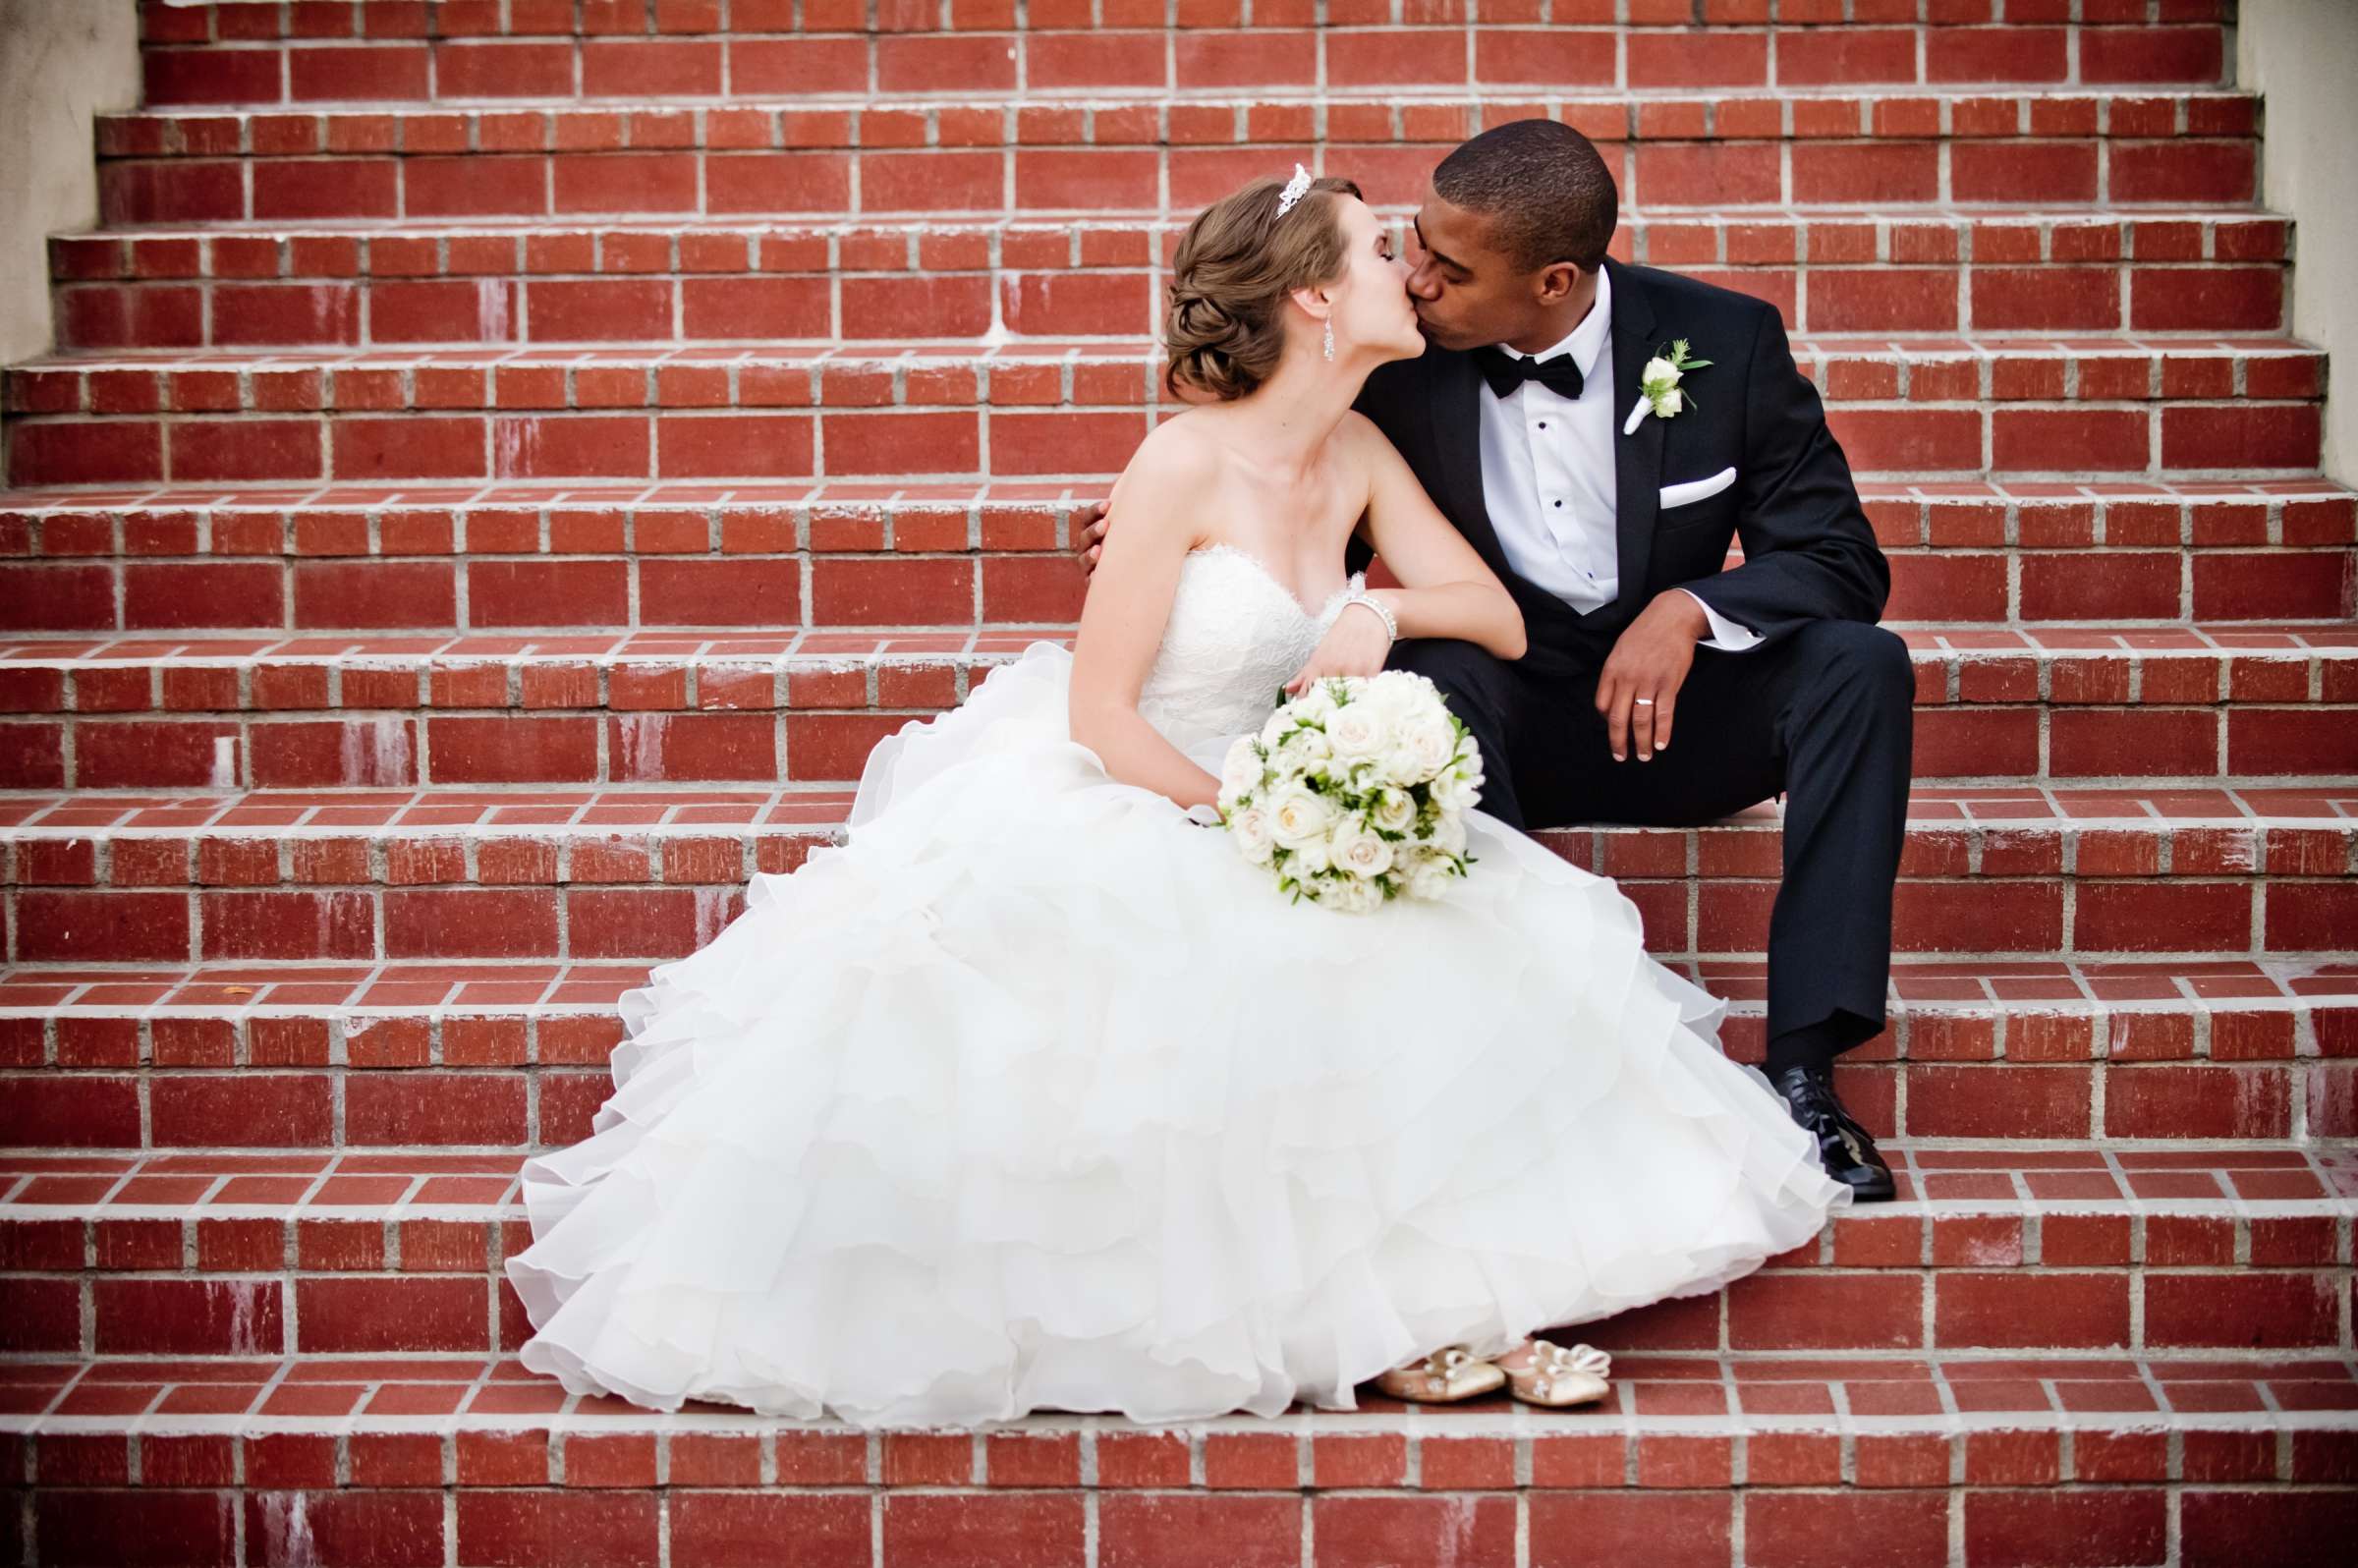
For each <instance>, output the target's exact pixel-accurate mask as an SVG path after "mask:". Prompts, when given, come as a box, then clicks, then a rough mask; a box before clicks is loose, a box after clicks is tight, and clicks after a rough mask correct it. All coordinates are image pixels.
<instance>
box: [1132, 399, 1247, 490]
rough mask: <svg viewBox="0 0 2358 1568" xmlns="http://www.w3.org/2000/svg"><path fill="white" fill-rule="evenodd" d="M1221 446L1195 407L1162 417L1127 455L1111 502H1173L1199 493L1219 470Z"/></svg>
mask: <svg viewBox="0 0 2358 1568" xmlns="http://www.w3.org/2000/svg"><path fill="white" fill-rule="evenodd" d="M1223 452H1224V449H1223V447H1222V446H1221V443H1220V441H1219V438H1218V435H1217V432H1215V431H1214V430H1212V429H1211V427H1210V426H1209V425H1208V424H1207V423H1206V422H1205V421H1203V420H1201V419H1200V418H1199V417H1198V413H1197V411H1195V410H1192V409H1191V410H1189V411H1187V412H1186V413H1183V414H1179V415H1176V416H1174V417H1172V418H1171V419H1168V420H1163V421H1162V422H1161V423H1160V424H1157V425H1156V426H1154V428H1153V429H1151V430H1150V431H1148V432H1147V438H1146V439H1145V440H1143V441H1141V442H1139V444H1138V450H1137V451H1135V452H1133V453H1131V454H1130V461H1129V462H1128V463H1127V464H1125V465H1124V466H1123V468H1122V473H1121V477H1120V478H1118V479H1116V480H1115V481H1114V485H1113V495H1112V496H1111V498H1110V499H1111V501H1112V503H1113V504H1114V505H1115V506H1120V505H1122V504H1123V503H1124V502H1125V501H1129V502H1131V503H1132V504H1133V505H1136V504H1137V502H1139V501H1142V500H1147V501H1151V500H1156V499H1159V500H1163V501H1176V500H1178V499H1179V498H1180V497H1181V496H1183V495H1186V494H1188V493H1190V491H1191V490H1192V491H1193V492H1194V493H1197V494H1201V493H1202V487H1203V485H1204V483H1205V482H1206V481H1207V479H1209V478H1210V477H1211V476H1213V475H1214V474H1216V473H1217V472H1218V470H1219V467H1220V465H1221V463H1222V462H1223V461H1224V459H1223Z"/></svg>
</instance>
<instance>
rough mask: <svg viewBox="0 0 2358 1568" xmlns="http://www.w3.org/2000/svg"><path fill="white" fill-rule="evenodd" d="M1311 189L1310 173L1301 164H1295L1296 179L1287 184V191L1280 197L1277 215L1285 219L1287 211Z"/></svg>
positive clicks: (1278, 198)
mask: <svg viewBox="0 0 2358 1568" xmlns="http://www.w3.org/2000/svg"><path fill="white" fill-rule="evenodd" d="M1309 189H1310V171H1309V170H1308V169H1305V168H1304V167H1302V165H1300V164H1299V163H1297V164H1295V165H1294V177H1293V178H1292V179H1290V180H1288V181H1286V182H1285V190H1284V191H1283V192H1281V193H1280V194H1279V195H1278V197H1277V215H1278V216H1279V217H1281V218H1282V217H1284V216H1285V214H1286V209H1287V208H1289V207H1291V206H1292V205H1293V204H1294V203H1295V202H1297V201H1299V200H1301V199H1302V194H1303V193H1304V192H1305V191H1308V190H1309Z"/></svg>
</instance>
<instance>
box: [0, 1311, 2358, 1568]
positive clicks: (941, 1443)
mask: <svg viewBox="0 0 2358 1568" xmlns="http://www.w3.org/2000/svg"><path fill="white" fill-rule="evenodd" d="M1614 1371H1615V1373H1616V1375H1617V1379H1618V1382H1619V1386H1618V1388H1617V1389H1616V1390H1615V1393H1614V1395H1613V1396H1612V1397H1613V1403H1612V1405H1610V1406H1609V1407H1607V1408H1605V1409H1603V1410H1595V1409H1591V1410H1579V1411H1566V1412H1544V1411H1536V1410H1526V1409H1522V1408H1519V1407H1511V1406H1504V1405H1502V1404H1500V1403H1498V1402H1496V1401H1495V1400H1485V1401H1482V1402H1479V1403H1478V1404H1475V1405H1472V1406H1458V1407H1450V1408H1447V1409H1441V1408H1437V1407H1423V1408H1419V1409H1416V1410H1413V1411H1410V1410H1402V1409H1400V1408H1399V1407H1398V1406H1397V1405H1395V1404H1393V1403H1392V1402H1390V1401H1381V1400H1378V1399H1376V1398H1375V1397H1374V1396H1372V1395H1369V1396H1363V1398H1362V1401H1361V1402H1362V1406H1363V1409H1362V1411H1361V1412H1360V1413H1357V1414H1350V1415H1345V1414H1340V1413H1334V1412H1314V1411H1309V1410H1299V1409H1298V1410H1297V1411H1295V1412H1294V1413H1292V1414H1290V1415H1288V1416H1286V1417H1283V1418H1279V1419H1277V1420H1274V1421H1270V1420H1262V1419H1258V1418H1251V1417H1232V1418H1222V1419H1218V1420H1213V1421H1206V1422H1191V1423H1184V1424H1179V1425H1176V1426H1173V1427H1170V1428H1157V1429H1152V1430H1145V1429H1141V1428H1137V1427H1135V1426H1133V1425H1132V1424H1130V1423H1128V1422H1124V1421H1122V1420H1120V1419H1118V1418H1115V1417H1075V1416H1058V1415H1048V1414H1043V1415H1039V1416H1034V1417H1030V1418H1027V1419H1026V1420H1024V1421H1022V1422H1020V1423H1016V1424H1012V1425H1010V1426H1007V1427H1003V1428H993V1429H991V1430H988V1431H983V1432H964V1431H961V1432H940V1433H936V1432H919V1431H894V1432H872V1433H871V1432H865V1431H861V1430H859V1429H857V1428H847V1427H845V1426H843V1425H842V1424H839V1423H834V1422H823V1423H799V1422H782V1421H769V1420H762V1419H759V1418H757V1417H755V1416H752V1415H751V1414H749V1413H746V1412H732V1411H726V1410H719V1409H699V1410H696V1411H693V1412H689V1413H684V1414H682V1415H680V1416H676V1417H661V1416H656V1415H652V1414H649V1413H646V1412H640V1411H634V1410H631V1409H630V1408H628V1407H626V1406H622V1405H619V1404H617V1403H615V1402H613V1401H606V1400H576V1399H573V1398H570V1397H568V1396H566V1395H564V1393H563V1391H562V1390H561V1389H558V1388H556V1387H555V1386H554V1385H552V1384H550V1383H548V1382H546V1381H544V1380H541V1379H538V1378H534V1377H533V1376H531V1375H530V1374H528V1373H526V1372H523V1370H522V1369H521V1368H519V1367H518V1366H517V1365H516V1364H515V1363H513V1362H510V1361H502V1360H495V1359H491V1358H486V1357H483V1356H474V1357H341V1358H327V1359H316V1360H312V1359H302V1360H280V1359H275V1358H260V1357H237V1358H222V1359H217V1360H208V1359H195V1360H192V1359H186V1358H175V1359H170V1360H142V1359H139V1358H111V1357H110V1358H105V1359H100V1360H95V1361H88V1362H83V1361H65V1360H55V1359H49V1360H39V1361H28V1362H26V1363H24V1364H22V1365H21V1368H20V1369H19V1370H17V1371H16V1376H15V1381H14V1382H13V1383H12V1384H11V1385H10V1391H11V1392H12V1393H13V1394H14V1396H15V1397H14V1399H13V1403H14V1404H15V1406H16V1407H17V1409H18V1410H19V1411H21V1412H22V1414H17V1415H12V1416H8V1417H4V1418H0V1423H4V1424H5V1425H4V1426H0V1457H4V1458H5V1459H6V1461H7V1462H8V1463H9V1464H10V1465H11V1467H12V1468H11V1474H12V1475H16V1476H22V1477H25V1478H27V1479H28V1480H30V1481H34V1482H37V1489H36V1490H35V1491H34V1492H33V1493H32V1495H31V1496H30V1498H29V1499H28V1500H27V1502H26V1505H25V1506H26V1512H25V1516H24V1519H25V1524H24V1529H25V1531H26V1533H27V1540H28V1549H30V1550H34V1551H37V1552H38V1554H39V1557H38V1560H41V1561H44V1562H50V1561H56V1562H110V1563H111V1562H122V1561H128V1560H132V1556H133V1554H135V1553H144V1554H146V1555H148V1556H151V1557H163V1556H164V1555H165V1554H167V1553H168V1554H169V1557H168V1560H171V1561H174V1562H194V1563H227V1562H232V1561H238V1560H246V1561H262V1560H278V1559H270V1558H267V1557H266V1556H265V1555H264V1553H266V1552H268V1551H270V1550H272V1549H275V1548H276V1547H277V1546H280V1545H299V1546H300V1549H301V1551H302V1553H303V1554H304V1555H306V1556H309V1557H311V1558H313V1560H320V1561H337V1560H346V1559H348V1558H349V1557H350V1556H353V1555H357V1554H361V1553H370V1554H375V1555H378V1556H380V1557H381V1556H382V1554H384V1553H385V1552H386V1551H388V1550H389V1549H390V1548H391V1547H392V1545H393V1544H394V1543H396V1542H398V1543H399V1544H400V1545H401V1546H402V1547H403V1548H405V1549H415V1550H416V1551H418V1552H419V1553H420V1554H421V1557H420V1558H404V1559H401V1560H426V1561H442V1560H453V1561H459V1562H504V1563H519V1562H533V1563H537V1562H548V1561H565V1562H570V1563H577V1564H578V1563H584V1562H586V1561H589V1560H592V1559H589V1558H586V1557H585V1556H584V1555H583V1550H582V1548H583V1547H584V1545H585V1544H586V1543H589V1542H594V1543H595V1546H596V1556H595V1558H594V1559H593V1560H594V1561H596V1562H598V1563H604V1564H633V1565H638V1564H654V1563H657V1562H664V1561H667V1562H670V1563H672V1564H675V1565H678V1568H710V1565H718V1564H739V1563H744V1562H748V1561H758V1560H761V1559H762V1557H763V1555H764V1554H765V1553H766V1552H767V1551H768V1550H769V1548H771V1547H774V1546H775V1545H776V1544H777V1543H778V1542H780V1541H781V1540H792V1541H793V1542H794V1551H795V1561H796V1562H797V1563H800V1564H809V1565H810V1568H866V1565H867V1564H869V1563H870V1562H872V1561H875V1560H879V1558H880V1560H883V1561H886V1562H890V1563H896V1564H898V1563H915V1562H936V1563H939V1562H964V1561H975V1560H979V1559H976V1558H975V1557H973V1556H971V1555H966V1554H967V1553H971V1552H973V1551H975V1550H976V1549H978V1548H981V1549H983V1550H989V1551H1000V1550H1002V1549H1003V1551H1004V1553H1005V1555H1004V1556H1002V1557H999V1558H996V1559H981V1560H1008V1559H1009V1558H1012V1557H1015V1556H1018V1555H1020V1558H1021V1560H1022V1561H1024V1562H1026V1563H1030V1564H1038V1565H1039V1568H1100V1565H1104V1568H1111V1565H1113V1564H1117V1563H1130V1562H1158V1561H1170V1560H1172V1558H1171V1555H1170V1553H1171V1552H1172V1550H1173V1546H1174V1542H1175V1541H1181V1540H1195V1539H1216V1540H1218V1541H1219V1542H1220V1552H1221V1555H1220V1558H1219V1560H1220V1561H1222V1562H1223V1563H1230V1564H1237V1565H1253V1568H1262V1565H1278V1564H1283V1565H1288V1568H1291V1565H1295V1564H1316V1565H1317V1568H1373V1565H1375V1564H1378V1563H1397V1562H1401V1561H1403V1560H1406V1561H1415V1562H1438V1561H1451V1562H1455V1563H1458V1564H1461V1565H1463V1568H1514V1565H1519V1564H1525V1563H1528V1564H1530V1565H1531V1568H1571V1565H1574V1564H1579V1565H1583V1568H1593V1565H1600V1564H1601V1565H1604V1568H1636V1565H1642V1564H1648V1563H1659V1562H1663V1561H1667V1560H1674V1561H1676V1562H1677V1563H1679V1564H1680V1565H1681V1568H1735V1565H1736V1564H1738V1563H1739V1562H1749V1563H1755V1564H1760V1563H1774V1562H1806V1561H1816V1560H1821V1559H1820V1558H1819V1557H1818V1556H1817V1555H1816V1554H1817V1553H1818V1551H1819V1550H1820V1548H1821V1547H1823V1545H1824V1543H1825V1539H1826V1536H1827V1533H1828V1532H1829V1531H1833V1532H1838V1533H1839V1535H1840V1537H1841V1539H1842V1541H1843V1543H1844V1551H1845V1554H1846V1556H1847V1557H1848V1559H1849V1560H1852V1561H1857V1562H1871V1563H1878V1564H1892V1565H1898V1564H1906V1563H1951V1562H1954V1563H1961V1564H1964V1565H1966V1568H2019V1565H2020V1564H2022V1563H2025V1562H2036V1561H2041V1560H2045V1559H2044V1557H2043V1555H2042V1553H2043V1552H2045V1550H2046V1549H2047V1548H2048V1547H2049V1546H2050V1545H2052V1544H2053V1543H2055V1542H2056V1541H2058V1540H2068V1541H2069V1543H2070V1545H2071V1547H2072V1549H2073V1550H2075V1551H2077V1552H2079V1553H2081V1554H2082V1557H2081V1560H2084V1561H2089V1562H2111V1563H2161V1562H2163V1561H2165V1560H2167V1561H2173V1562H2183V1563H2186V1564H2190V1565H2192V1564H2220V1563H2236V1564H2248V1563H2250V1562H2252V1561H2253V1560H2254V1559H2253V1557H2252V1555H2251V1552H2252V1548H2253V1546H2254V1543H2255V1542H2261V1541H2270V1540H2274V1541H2282V1542H2287V1543H2291V1544H2295V1545H2297V1544H2299V1543H2301V1542H2304V1541H2308V1540H2333V1539H2341V1538H2344V1537H2346V1536H2347V1534H2348V1532H2349V1531H2350V1530H2351V1529H2352V1528H2353V1526H2358V1496H2354V1494H2353V1493H2352V1491H2351V1489H2350V1481H2351V1478H2352V1475H2353V1473H2354V1470H2353V1467H2354V1466H2358V1455H2354V1450H2358V1444H2353V1442H2352V1436H2353V1417H2352V1411H2351V1407H2352V1405H2353V1404H2358V1383H2354V1382H2353V1381H2352V1379H2351V1375H2350V1372H2349V1369H2348V1367H2347V1365H2346V1363H2345V1362H2344V1361H2342V1360H2340V1359H2337V1358H2334V1357H2329V1356H2301V1355H2297V1354H2294V1355H2281V1354H2279V1355H2260V1356H2254V1355H2242V1356H2228V1357H2219V1356H2169V1355H2164V1356H2153V1357H2144V1358H2139V1357H2132V1356H2120V1355H2108V1356H2087V1357H2066V1356H2051V1355H2050V1356H2043V1357H2023V1356H2010V1357H1976V1358H1964V1357H1931V1358H1928V1357H1922V1356H1899V1357H1888V1358H1874V1357H1860V1356H1847V1357H1808V1356H1780V1357H1774V1358H1746V1357H1739V1356H1722V1357H1712V1356H1624V1357H1621V1358H1618V1359H1617V1360H1616V1363H1615V1368H1614ZM15 1500H16V1499H14V1498H12V1502H13V1501H15ZM12 1522H14V1521H12ZM241 1531H242V1532H243V1536H242V1538H241ZM241 1539H242V1540H243V1541H244V1543H245V1544H244V1549H245V1550H247V1551H248V1552H251V1553H253V1555H251V1556H248V1557H245V1558H243V1559H241V1558H240V1557H239V1556H238V1555H237V1553H238V1552H239V1551H240V1549H241V1548H240V1541H241ZM1738 1541H1741V1543H1742V1544H1741V1547H1740V1548H1739V1546H1738V1544H1737V1542H1738ZM1519 1543H1521V1544H1519ZM1952 1543H1953V1544H1952ZM291 1554H292V1553H287V1554H283V1555H291ZM1191 1560H1192V1559H1191Z"/></svg>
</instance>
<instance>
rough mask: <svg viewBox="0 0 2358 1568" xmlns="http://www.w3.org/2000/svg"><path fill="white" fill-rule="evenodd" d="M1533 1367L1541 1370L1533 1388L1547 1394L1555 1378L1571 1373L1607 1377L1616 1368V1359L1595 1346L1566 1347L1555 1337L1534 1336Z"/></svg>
mask: <svg viewBox="0 0 2358 1568" xmlns="http://www.w3.org/2000/svg"><path fill="white" fill-rule="evenodd" d="M1531 1367H1532V1371H1533V1372H1537V1373H1539V1376H1538V1377H1537V1378H1535V1379H1534V1380H1533V1382H1532V1385H1531V1391H1532V1392H1533V1393H1535V1394H1542V1395H1544V1394H1545V1393H1546V1392H1547V1389H1548V1386H1549V1385H1550V1384H1551V1383H1552V1382H1554V1381H1555V1379H1557V1378H1559V1377H1563V1376H1566V1375H1568V1374H1570V1375H1584V1376H1589V1377H1603V1376H1605V1375H1606V1374H1608V1373H1609V1372H1612V1370H1613V1358H1612V1357H1610V1356H1608V1355H1606V1354H1605V1353H1604V1352H1603V1351H1601V1350H1599V1349H1598V1348H1597V1347H1596V1346H1594V1345H1574V1346H1573V1347H1572V1348H1571V1349H1569V1350H1566V1349H1565V1348H1564V1347H1563V1346H1561V1345H1558V1344H1556V1343H1555V1342H1554V1341H1552V1340H1546V1339H1535V1340H1533V1341H1532V1342H1531Z"/></svg>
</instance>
